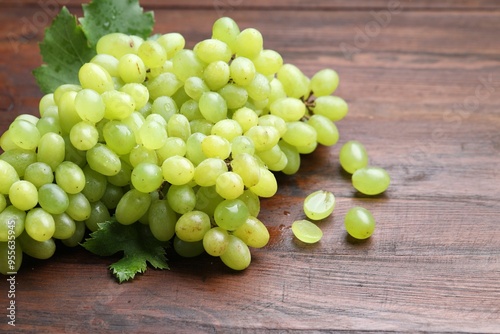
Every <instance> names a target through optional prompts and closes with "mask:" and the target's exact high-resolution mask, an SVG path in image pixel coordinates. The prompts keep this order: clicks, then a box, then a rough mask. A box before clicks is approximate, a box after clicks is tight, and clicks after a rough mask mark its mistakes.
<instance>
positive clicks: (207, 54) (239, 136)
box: [0, 17, 348, 273]
mask: <svg viewBox="0 0 500 334" xmlns="http://www.w3.org/2000/svg"><path fill="white" fill-rule="evenodd" d="M96 51H97V55H96V56H95V57H94V58H93V59H92V60H91V61H90V62H89V63H86V64H84V65H83V66H82V67H81V68H80V70H79V82H80V84H79V85H74V84H64V85H61V86H59V87H58V88H57V89H56V90H55V91H54V92H53V93H51V94H47V95H45V96H44V97H43V98H42V99H41V100H40V104H39V112H40V115H39V117H35V116H32V115H21V116H19V117H17V118H16V119H15V120H14V122H13V123H12V124H11V125H10V127H9V129H8V130H7V131H6V132H5V133H4V134H3V135H2V137H1V141H0V144H1V148H2V149H3V150H4V153H3V154H2V155H1V156H0V176H1V178H0V212H1V213H0V247H4V248H5V243H6V242H7V240H8V236H9V230H11V229H12V226H14V230H15V240H16V245H17V246H16V251H17V252H18V253H19V256H18V257H19V259H18V261H17V262H16V266H17V268H18V267H19V266H20V263H21V257H22V252H24V253H26V254H28V255H30V256H33V257H35V258H40V259H46V258H49V257H50V256H51V255H52V254H53V253H54V250H55V243H54V239H61V240H62V242H63V243H64V244H66V245H69V246H75V245H77V244H78V243H79V242H80V241H81V240H82V238H83V235H84V233H85V230H86V229H88V230H90V231H95V230H97V229H98V223H100V222H103V221H106V220H109V219H110V217H111V216H113V215H114V216H115V217H116V220H117V221H118V222H119V223H121V224H125V225H128V224H145V225H148V226H149V228H150V230H151V232H152V234H153V235H154V236H155V237H156V238H157V239H158V240H161V241H171V242H172V243H173V246H174V249H175V250H176V252H177V253H178V254H180V255H182V256H185V257H191V256H197V255H199V254H201V253H203V252H207V253H208V254H210V255H212V256H217V257H220V258H221V260H222V261H223V262H224V263H225V264H226V265H227V266H228V267H230V268H232V269H235V270H242V269H245V268H246V267H248V265H249V264H250V262H251V254H250V248H259V247H263V246H265V245H266V244H267V242H268V240H269V232H268V230H267V228H266V226H265V224H264V223H263V222H261V221H260V220H259V219H258V218H257V217H258V215H259V210H260V202H259V199H260V198H267V197H272V196H273V195H274V194H275V193H276V191H277V188H278V185H277V182H276V178H275V176H274V172H283V173H284V174H288V175H291V174H294V173H296V172H297V171H298V170H299V167H300V155H301V154H306V153H311V152H313V151H314V150H315V148H316V147H317V145H318V144H321V145H327V146H331V145H334V144H335V143H336V142H337V140H338V138H339V133H338V130H337V127H336V125H335V122H337V121H339V120H341V119H342V118H343V117H344V116H345V115H346V113H347V111H348V107H347V104H346V102H345V101H344V100H343V99H342V98H340V97H338V96H334V95H332V94H333V93H334V92H335V90H336V88H337V86H338V83H339V77H338V75H337V73H336V72H335V71H334V70H331V69H323V70H321V71H319V72H317V73H316V74H314V75H313V76H312V77H311V78H309V77H307V76H306V75H305V74H304V73H303V72H302V71H301V70H300V69H299V68H298V67H296V66H294V65H292V64H284V62H283V58H282V56H281V55H280V54H279V53H278V52H276V51H274V50H270V49H264V47H263V38H262V35H261V33H260V32H259V31H258V30H256V29H253V28H248V29H244V30H240V28H239V27H238V25H237V24H236V22H235V21H233V20H232V19H230V18H228V17H223V18H220V19H218V20H217V21H216V22H215V23H214V25H213V29H212V36H211V38H209V39H205V40H203V41H200V42H199V43H197V44H196V45H195V46H194V47H193V49H187V48H185V40H184V38H183V36H182V35H180V34H178V33H167V34H164V35H160V36H157V35H156V36H153V37H151V38H150V39H147V40H143V39H141V38H139V37H136V36H129V35H125V34H122V33H111V34H109V35H106V36H104V37H102V38H101V39H100V40H99V41H98V43H97V46H96ZM12 222H13V223H12ZM11 234H12V232H11ZM2 249H3V248H2ZM6 267H7V265H6V264H5V263H2V264H1V266H0V268H1V271H2V272H4V273H5V272H6V271H13V270H7V269H6ZM17 268H15V269H16V270H17Z"/></svg>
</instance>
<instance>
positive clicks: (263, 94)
mask: <svg viewBox="0 0 500 334" xmlns="http://www.w3.org/2000/svg"><path fill="white" fill-rule="evenodd" d="M245 89H246V90H247V92H248V96H249V97H250V98H252V99H253V100H255V101H263V100H265V99H267V98H268V97H269V95H270V94H271V86H270V85H269V80H267V78H266V77H265V76H264V75H263V74H260V73H256V74H255V77H254V78H253V80H252V81H251V82H250V83H249V84H248V85H247V86H245Z"/></svg>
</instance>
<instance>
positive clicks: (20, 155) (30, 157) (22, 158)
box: [0, 148, 36, 178]
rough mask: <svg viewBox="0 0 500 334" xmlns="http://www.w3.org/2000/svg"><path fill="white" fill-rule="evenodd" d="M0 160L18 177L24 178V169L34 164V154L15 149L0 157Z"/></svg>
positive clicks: (29, 151)
mask: <svg viewBox="0 0 500 334" xmlns="http://www.w3.org/2000/svg"><path fill="white" fill-rule="evenodd" d="M0 159H2V160H3V161H6V162H8V163H9V164H10V165H11V166H12V167H14V169H15V170H16V173H17V175H19V177H21V178H22V177H24V173H25V172H26V168H28V166H29V165H31V164H32V163H35V162H36V153H35V152H34V151H31V150H23V149H20V148H15V149H12V150H9V151H6V152H3V153H2V154H1V155H0Z"/></svg>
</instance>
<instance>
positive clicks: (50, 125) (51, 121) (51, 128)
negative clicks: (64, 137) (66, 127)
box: [36, 107, 62, 137]
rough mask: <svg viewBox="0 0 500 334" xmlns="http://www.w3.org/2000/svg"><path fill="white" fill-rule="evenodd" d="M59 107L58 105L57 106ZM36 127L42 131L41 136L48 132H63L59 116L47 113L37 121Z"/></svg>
mask: <svg viewBox="0 0 500 334" xmlns="http://www.w3.org/2000/svg"><path fill="white" fill-rule="evenodd" d="M56 108H57V107H56ZM36 127H37V129H38V131H39V132H40V137H42V136H43V135H44V134H46V133H48V132H54V133H57V134H59V135H60V134H61V133H62V129H61V126H60V125H59V117H55V116H49V115H46V116H44V117H42V118H40V120H39V121H38V122H37V123H36Z"/></svg>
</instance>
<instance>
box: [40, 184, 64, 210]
mask: <svg viewBox="0 0 500 334" xmlns="http://www.w3.org/2000/svg"><path fill="white" fill-rule="evenodd" d="M38 201H39V203H40V206H41V207H42V208H43V209H44V210H45V211H47V212H48V213H51V214H55V215H57V214H61V213H63V212H64V211H66V209H68V206H69V197H68V194H66V192H65V191H64V190H63V189H62V188H61V187H60V186H58V185H57V184H55V183H47V184H44V185H42V186H41V187H40V189H38Z"/></svg>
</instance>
